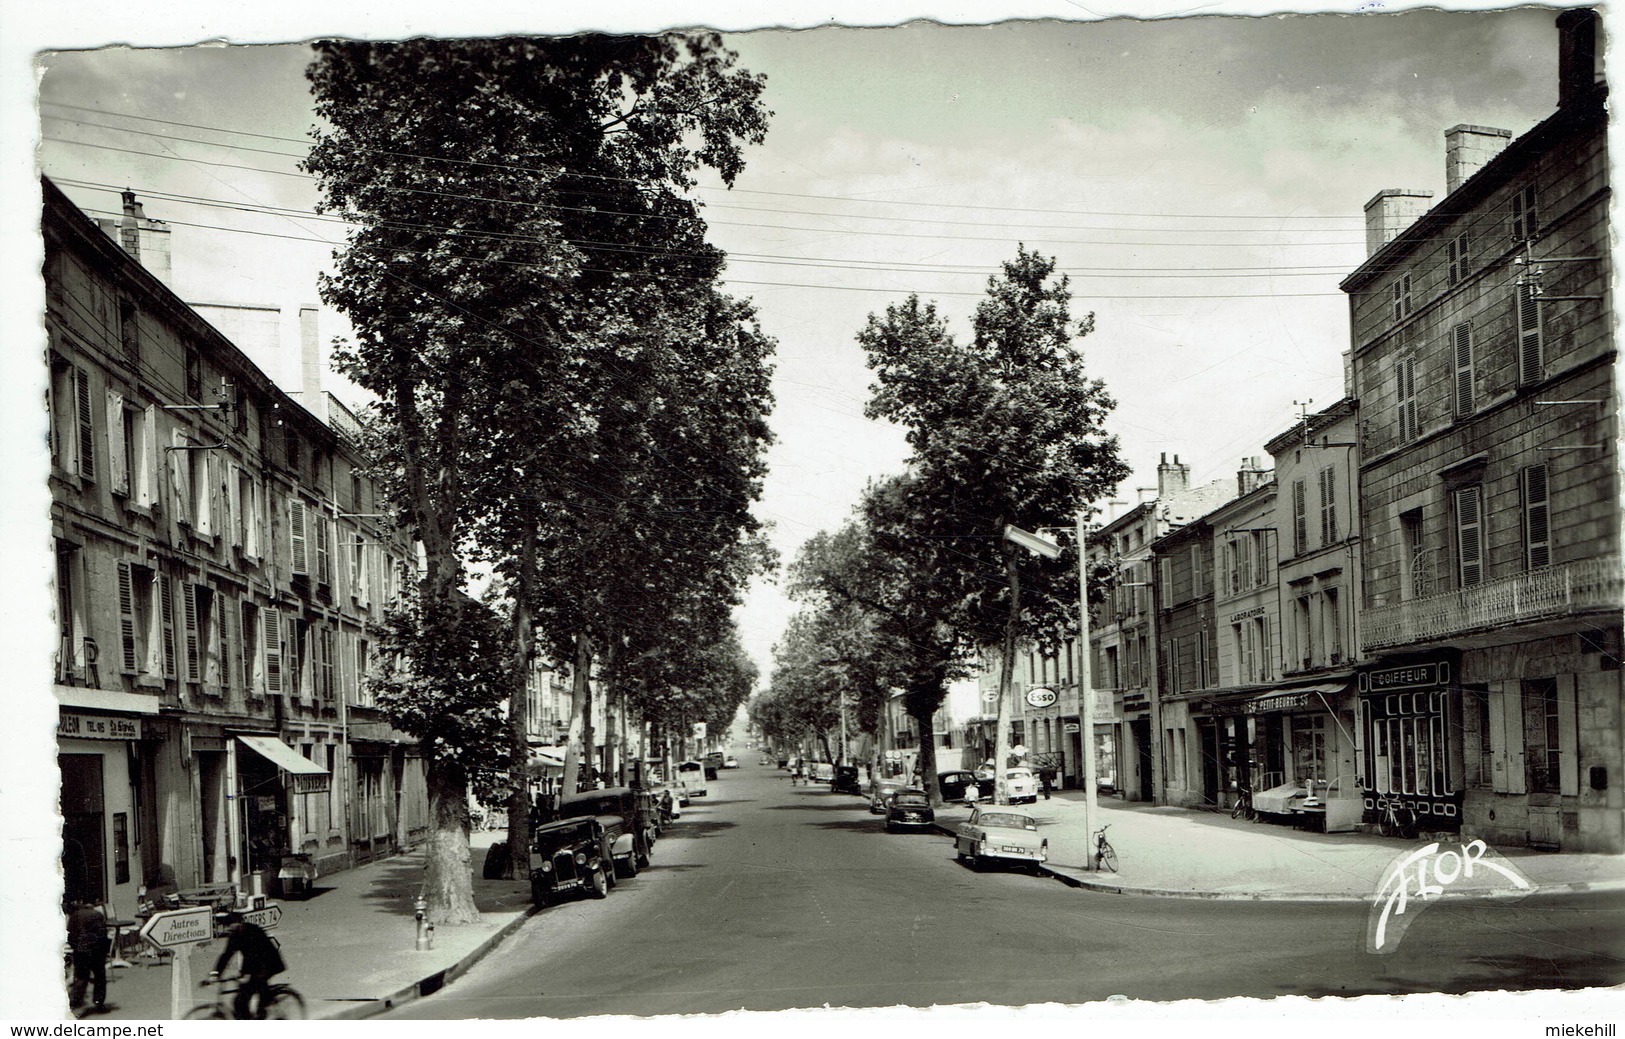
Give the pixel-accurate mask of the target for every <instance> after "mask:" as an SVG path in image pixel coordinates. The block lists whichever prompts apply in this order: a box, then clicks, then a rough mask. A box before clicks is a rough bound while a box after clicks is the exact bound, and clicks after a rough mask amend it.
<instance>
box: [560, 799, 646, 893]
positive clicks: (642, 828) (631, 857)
mask: <svg viewBox="0 0 1625 1039" xmlns="http://www.w3.org/2000/svg"><path fill="white" fill-rule="evenodd" d="M557 815H558V818H560V819H595V820H597V822H598V825H599V826H600V827H602V828H603V831H604V846H605V851H604V856H605V858H606V859H608V860H610V861H611V862H613V863H614V870H613V872H612V873H611V874H610V877H609V882H610V886H612V887H613V886H614V884H615V878H616V877H628V878H630V877H635V876H637V875H638V870H640V869H643V868H644V867H645V866H647V865H649V853H650V851H651V850H652V849H653V848H654V840H655V830H656V827H657V826H658V825H659V821H660V820H659V809H658V807H657V806H656V805H655V802H654V798H653V797H651V796H650V795H649V792H648V791H646V790H634V789H633V788H631V787H625V786H612V787H608V788H606V789H603V790H588V791H586V792H585V793H580V794H569V795H566V796H565V797H561V798H559V807H558V813H557Z"/></svg>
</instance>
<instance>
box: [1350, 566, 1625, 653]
mask: <svg viewBox="0 0 1625 1039" xmlns="http://www.w3.org/2000/svg"><path fill="white" fill-rule="evenodd" d="M1622 591H1625V575H1622V574H1621V571H1620V557H1619V556H1618V555H1607V556H1600V557H1597V558H1593V559H1583V560H1579V561H1577V562H1573V563H1562V564H1558V565H1555V566H1547V567H1542V568H1540V569H1538V570H1526V571H1524V572H1523V573H1520V574H1513V575H1512V576H1510V577H1503V578H1500V579H1499V580H1494V581H1485V582H1484V583H1483V584H1478V585H1474V586H1473V587H1471V588H1462V589H1459V590H1456V591H1450V592H1440V593H1438V594H1435V595H1427V596H1423V597H1421V598H1418V599H1411V600H1408V601H1406V602H1402V603H1397V604H1395V605H1392V606H1373V607H1370V608H1368V609H1367V610H1366V611H1365V615H1364V616H1363V617H1362V618H1361V627H1362V628H1363V631H1362V635H1363V637H1362V639H1361V642H1362V644H1363V645H1364V646H1365V648H1366V649H1367V650H1380V649H1390V648H1393V647H1395V646H1410V645H1419V644H1427V643H1437V642H1441V641H1443V640H1447V639H1459V638H1461V637H1462V636H1468V635H1478V634H1481V633H1493V632H1496V631H1497V629H1502V628H1505V627H1506V626H1508V625H1530V624H1539V623H1540V622H1545V621H1560V620H1563V619H1565V618H1568V617H1573V616H1575V615H1577V614H1583V613H1590V612H1597V611H1605V610H1610V611H1617V610H1619V609H1620V606H1621V601H1622V598H1625V596H1622ZM1530 635H1531V632H1529V631H1527V630H1526V631H1523V632H1517V633H1511V632H1502V633H1500V634H1494V635H1491V636H1490V637H1489V638H1487V639H1485V640H1483V643H1484V644H1485V645H1491V644H1497V643H1506V642H1516V641H1522V640H1523V639H1525V638H1528V637H1529V636H1530Z"/></svg>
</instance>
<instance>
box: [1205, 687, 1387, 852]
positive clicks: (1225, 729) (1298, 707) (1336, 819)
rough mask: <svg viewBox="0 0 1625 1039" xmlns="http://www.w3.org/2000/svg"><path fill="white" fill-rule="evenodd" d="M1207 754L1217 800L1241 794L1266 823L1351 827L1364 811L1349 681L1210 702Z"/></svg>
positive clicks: (1226, 801)
mask: <svg viewBox="0 0 1625 1039" xmlns="http://www.w3.org/2000/svg"><path fill="white" fill-rule="evenodd" d="M1212 716H1213V720H1212V728H1211V730H1210V732H1211V735H1209V736H1207V737H1206V738H1207V739H1208V741H1209V744H1208V746H1207V751H1208V753H1210V754H1211V756H1212V759H1213V760H1214V761H1215V762H1217V763H1218V764H1217V767H1216V768H1215V769H1214V771H1215V773H1216V775H1215V777H1214V780H1215V781H1214V783H1213V785H1214V786H1215V787H1216V788H1218V793H1219V797H1218V798H1217V801H1218V802H1219V803H1221V804H1224V805H1230V804H1234V803H1235V802H1234V798H1236V797H1239V796H1241V792H1242V791H1243V790H1246V791H1250V792H1251V794H1252V800H1253V806H1254V808H1256V809H1257V810H1258V812H1259V813H1260V814H1261V815H1263V816H1264V817H1265V818H1267V819H1268V818H1273V819H1276V820H1279V821H1287V822H1298V823H1305V824H1308V825H1312V826H1314V827H1315V828H1317V829H1318V828H1321V827H1322V826H1323V827H1324V828H1325V829H1327V830H1330V831H1337V830H1348V829H1352V828H1353V827H1354V825H1355V824H1356V823H1358V822H1359V816H1360V811H1361V804H1360V795H1359V786H1358V782H1357V776H1356V772H1357V770H1356V768H1355V762H1356V760H1357V755H1356V741H1355V736H1354V732H1355V728H1354V710H1353V702H1352V696H1351V692H1350V689H1349V684H1348V682H1347V681H1342V682H1331V683H1322V684H1318V685H1308V686H1285V687H1282V688H1279V689H1275V690H1271V691H1270V692H1268V693H1264V694H1261V695H1256V696H1252V697H1249V698H1246V699H1232V700H1229V701H1221V702H1218V703H1215V704H1214V705H1213V711H1212Z"/></svg>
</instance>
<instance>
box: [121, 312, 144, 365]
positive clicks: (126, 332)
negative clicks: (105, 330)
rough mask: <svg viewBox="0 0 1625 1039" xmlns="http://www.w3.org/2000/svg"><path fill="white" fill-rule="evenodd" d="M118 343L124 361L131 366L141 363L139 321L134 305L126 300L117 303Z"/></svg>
mask: <svg viewBox="0 0 1625 1039" xmlns="http://www.w3.org/2000/svg"><path fill="white" fill-rule="evenodd" d="M118 341H119V346H120V347H121V348H122V349H123V351H124V359H125V360H126V361H129V362H130V363H131V364H140V363H141V319H140V315H139V314H137V313H136V309H135V304H134V303H131V302H130V301H129V300H127V299H121V300H119V301H118Z"/></svg>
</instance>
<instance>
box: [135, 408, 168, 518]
mask: <svg viewBox="0 0 1625 1039" xmlns="http://www.w3.org/2000/svg"><path fill="white" fill-rule="evenodd" d="M141 452H142V455H143V457H142V458H141V478H140V479H139V480H138V481H136V488H135V503H136V504H137V505H140V506H142V507H143V508H149V509H150V508H152V506H153V505H155V504H157V501H158V484H157V480H158V474H159V473H160V472H162V471H163V470H161V469H160V468H159V467H158V459H159V458H161V457H162V455H161V454H160V453H159V450H158V408H157V405H149V406H148V407H147V408H146V410H144V411H143V412H142V413H141Z"/></svg>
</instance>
